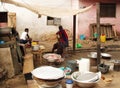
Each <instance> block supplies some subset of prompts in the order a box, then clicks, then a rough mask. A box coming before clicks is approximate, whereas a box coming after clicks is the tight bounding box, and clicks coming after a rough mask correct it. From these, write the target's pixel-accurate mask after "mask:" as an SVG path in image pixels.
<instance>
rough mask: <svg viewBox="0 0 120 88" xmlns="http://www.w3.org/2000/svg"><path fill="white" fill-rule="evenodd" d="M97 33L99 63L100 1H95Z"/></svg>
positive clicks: (98, 61)
mask: <svg viewBox="0 0 120 88" xmlns="http://www.w3.org/2000/svg"><path fill="white" fill-rule="evenodd" d="M96 5H97V14H96V15H97V18H96V19H97V34H98V37H97V64H98V65H99V64H100V62H101V61H100V56H101V54H100V53H101V52H100V45H101V42H100V34H101V31H100V3H97V4H96Z"/></svg>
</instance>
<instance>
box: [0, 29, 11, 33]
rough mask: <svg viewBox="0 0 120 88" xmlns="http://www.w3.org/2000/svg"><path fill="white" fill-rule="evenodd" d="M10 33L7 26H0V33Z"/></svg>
mask: <svg viewBox="0 0 120 88" xmlns="http://www.w3.org/2000/svg"><path fill="white" fill-rule="evenodd" d="M11 33H12V29H11V28H9V27H5V28H1V27H0V34H11Z"/></svg>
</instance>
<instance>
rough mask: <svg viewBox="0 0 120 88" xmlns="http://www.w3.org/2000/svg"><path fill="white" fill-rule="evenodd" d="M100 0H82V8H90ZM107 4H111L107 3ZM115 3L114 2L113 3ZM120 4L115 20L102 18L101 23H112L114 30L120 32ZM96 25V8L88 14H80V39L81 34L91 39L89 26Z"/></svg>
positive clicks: (119, 4) (118, 4)
mask: <svg viewBox="0 0 120 88" xmlns="http://www.w3.org/2000/svg"><path fill="white" fill-rule="evenodd" d="M97 1H98V0H91V1H89V0H82V1H81V0H80V2H79V3H80V7H82V6H89V5H91V4H94V3H96V2H97ZM99 1H101V2H104V1H105V0H99ZM106 2H109V0H108V1H106ZM112 2H113V1H112ZM119 9H120V3H118V2H117V9H116V17H115V18H100V23H110V24H114V25H115V26H113V28H114V29H116V30H117V31H118V32H120V23H119V21H120V11H119ZM91 23H96V6H94V7H93V8H92V9H90V10H89V11H87V12H84V13H80V14H79V22H78V24H79V27H78V37H79V35H80V34H84V35H85V36H87V37H89V35H90V31H89V24H91Z"/></svg>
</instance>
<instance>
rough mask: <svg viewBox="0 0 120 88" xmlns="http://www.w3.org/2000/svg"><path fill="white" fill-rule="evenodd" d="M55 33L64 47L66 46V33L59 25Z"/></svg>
mask: <svg viewBox="0 0 120 88" xmlns="http://www.w3.org/2000/svg"><path fill="white" fill-rule="evenodd" d="M56 34H57V36H58V37H59V38H60V41H62V42H63V43H64V44H65V47H68V46H69V42H68V35H67V33H66V32H65V30H64V29H63V27H62V26H61V25H60V26H59V31H58V32H57V33H56Z"/></svg>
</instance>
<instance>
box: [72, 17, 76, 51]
mask: <svg viewBox="0 0 120 88" xmlns="http://www.w3.org/2000/svg"><path fill="white" fill-rule="evenodd" d="M75 45H76V15H74V16H73V52H75Z"/></svg>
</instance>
